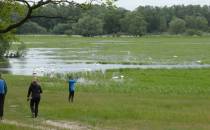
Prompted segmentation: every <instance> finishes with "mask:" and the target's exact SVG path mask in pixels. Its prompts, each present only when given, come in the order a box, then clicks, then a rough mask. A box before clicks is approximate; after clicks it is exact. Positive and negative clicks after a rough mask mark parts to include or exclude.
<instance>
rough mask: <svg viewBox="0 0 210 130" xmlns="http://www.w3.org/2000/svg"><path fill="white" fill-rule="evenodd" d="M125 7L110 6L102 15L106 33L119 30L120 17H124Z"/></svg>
mask: <svg viewBox="0 0 210 130" xmlns="http://www.w3.org/2000/svg"><path fill="white" fill-rule="evenodd" d="M126 12H127V11H126V10H125V9H121V8H120V9H115V8H110V9H109V10H108V11H107V12H106V14H105V16H104V31H105V33H107V34H116V33H118V32H120V31H121V28H120V19H121V18H123V17H124V14H125V13H126Z"/></svg>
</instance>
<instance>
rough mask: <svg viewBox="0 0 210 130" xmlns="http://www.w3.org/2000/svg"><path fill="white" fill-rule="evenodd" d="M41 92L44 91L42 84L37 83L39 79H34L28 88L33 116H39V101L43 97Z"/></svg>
mask: <svg viewBox="0 0 210 130" xmlns="http://www.w3.org/2000/svg"><path fill="white" fill-rule="evenodd" d="M41 93H42V88H41V86H40V85H39V84H38V83H37V81H33V82H32V83H31V84H30V86H29V89H28V95H27V97H28V99H27V100H28V101H29V100H30V99H31V100H30V108H31V112H32V117H33V118H34V117H35V118H36V117H37V116H38V109H39V102H40V99H41ZM30 95H31V98H30Z"/></svg>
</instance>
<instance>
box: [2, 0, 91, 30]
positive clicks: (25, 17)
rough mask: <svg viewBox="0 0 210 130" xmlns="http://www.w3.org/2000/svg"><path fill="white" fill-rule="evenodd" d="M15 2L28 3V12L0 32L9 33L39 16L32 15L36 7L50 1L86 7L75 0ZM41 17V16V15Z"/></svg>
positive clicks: (18, 0) (21, 0)
mask: <svg viewBox="0 0 210 130" xmlns="http://www.w3.org/2000/svg"><path fill="white" fill-rule="evenodd" d="M92 1H94V0H91V1H90V2H91V3H92ZM14 2H18V3H23V4H24V5H26V7H27V13H26V15H25V16H24V17H23V18H22V19H21V20H20V21H18V22H16V23H14V24H11V25H9V26H7V27H6V28H3V29H0V34H3V33H7V32H9V31H11V30H13V29H15V28H17V27H19V26H21V25H22V24H24V23H25V22H26V21H27V20H28V19H30V18H35V17H38V16H31V15H32V12H33V11H34V10H35V9H37V8H39V7H41V6H44V5H47V4H49V3H53V4H61V3H67V4H71V5H75V6H77V7H81V8H84V4H79V3H77V2H74V1H73V0H70V1H69V0H45V1H44V0H39V1H38V2H37V3H35V2H34V1H28V0H14ZM30 3H33V4H32V5H31V4H30ZM91 3H90V4H91ZM85 4H87V3H85ZM39 17H41V16H39ZM42 17H45V16H42ZM45 18H47V17H45ZM49 18H50V17H49ZM54 18H59V17H54ZM60 18H61V17H60ZM62 19H64V18H63V17H62ZM65 19H68V18H65Z"/></svg>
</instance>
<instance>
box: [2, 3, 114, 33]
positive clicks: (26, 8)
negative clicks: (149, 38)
mask: <svg viewBox="0 0 210 130" xmlns="http://www.w3.org/2000/svg"><path fill="white" fill-rule="evenodd" d="M94 1H95V0H90V2H87V3H82V4H79V3H78V2H75V1H73V0H39V1H36V0H34V1H33V0H2V1H0V7H2V8H1V12H0V16H1V20H0V34H2V33H7V32H9V31H11V30H13V29H15V28H17V27H19V26H21V25H22V24H23V23H25V22H26V21H27V20H28V19H31V18H34V17H46V18H50V17H51V16H33V15H32V14H33V12H34V10H36V9H38V8H40V7H42V6H44V5H47V4H50V3H52V4H62V3H67V4H69V5H75V6H78V7H81V8H88V7H90V4H91V3H92V2H94ZM101 1H102V2H103V3H106V4H107V5H112V3H113V2H114V1H116V0H101ZM21 3H22V4H21ZM2 16H4V17H2ZM11 16H12V17H11ZM56 17H59V16H56Z"/></svg>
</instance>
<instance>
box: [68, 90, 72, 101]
mask: <svg viewBox="0 0 210 130" xmlns="http://www.w3.org/2000/svg"><path fill="white" fill-rule="evenodd" d="M68 100H69V102H70V100H71V93H70V92H69V98H68Z"/></svg>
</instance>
